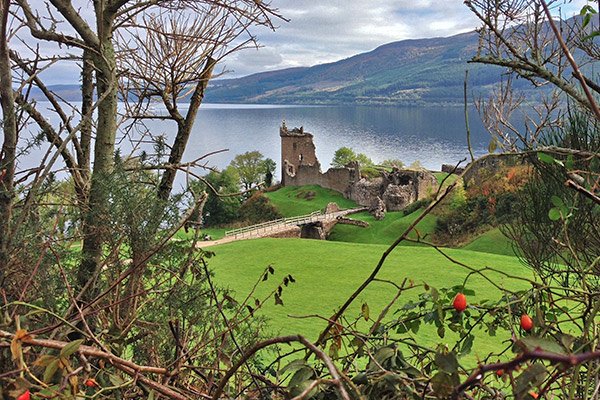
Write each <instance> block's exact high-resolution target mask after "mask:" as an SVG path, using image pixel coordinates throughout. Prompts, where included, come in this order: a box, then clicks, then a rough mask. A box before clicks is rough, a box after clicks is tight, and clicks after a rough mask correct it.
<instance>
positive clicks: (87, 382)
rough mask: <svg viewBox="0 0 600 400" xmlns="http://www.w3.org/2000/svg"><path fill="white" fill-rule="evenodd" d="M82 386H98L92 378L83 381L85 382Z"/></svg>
mask: <svg viewBox="0 0 600 400" xmlns="http://www.w3.org/2000/svg"><path fill="white" fill-rule="evenodd" d="M83 384H84V385H85V386H87V387H98V386H100V385H98V382H96V380H95V379H93V378H88V379H86V380H85V382H83Z"/></svg>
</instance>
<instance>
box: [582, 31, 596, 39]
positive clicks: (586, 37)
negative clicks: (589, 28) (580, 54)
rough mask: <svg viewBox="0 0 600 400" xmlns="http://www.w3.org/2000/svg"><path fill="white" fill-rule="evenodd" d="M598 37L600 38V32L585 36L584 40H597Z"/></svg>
mask: <svg viewBox="0 0 600 400" xmlns="http://www.w3.org/2000/svg"><path fill="white" fill-rule="evenodd" d="M596 36H600V31H594V32H592V33H590V34H589V35H587V36H584V37H583V39H582V40H590V39H593V38H595V37H596Z"/></svg>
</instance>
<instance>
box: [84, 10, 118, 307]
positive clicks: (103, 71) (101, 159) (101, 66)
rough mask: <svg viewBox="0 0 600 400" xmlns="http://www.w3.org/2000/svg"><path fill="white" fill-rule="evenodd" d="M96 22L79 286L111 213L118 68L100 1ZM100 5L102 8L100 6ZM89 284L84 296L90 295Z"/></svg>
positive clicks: (110, 18) (97, 257) (93, 267)
mask: <svg viewBox="0 0 600 400" xmlns="http://www.w3.org/2000/svg"><path fill="white" fill-rule="evenodd" d="M95 6H96V18H97V23H98V38H99V46H100V48H99V52H98V54H94V55H93V56H92V59H93V63H94V66H95V68H96V81H97V95H98V101H99V104H98V124H97V129H96V140H95V142H94V167H93V170H92V176H91V186H90V193H89V200H88V209H87V210H86V215H85V217H84V224H83V235H84V238H83V249H82V261H81V265H80V268H79V271H78V274H77V281H78V284H79V287H80V288H82V287H83V286H85V285H86V284H87V282H88V281H89V280H90V279H93V278H94V277H95V276H96V272H97V270H98V267H99V265H100V263H101V259H102V245H103V244H104V243H105V239H106V235H107V233H108V232H107V226H108V224H107V222H108V221H109V218H110V216H109V215H108V214H109V210H108V204H107V190H108V186H107V183H108V181H109V180H110V175H111V172H112V169H113V160H114V149H115V137H116V132H117V100H118V99H117V87H118V85H117V72H116V61H115V51H114V47H113V42H112V28H113V22H114V15H112V14H109V13H107V12H106V11H105V10H104V8H103V6H102V2H95ZM101 8H102V9H101ZM95 292H96V290H94V288H93V287H92V288H91V289H90V290H88V291H87V292H86V294H85V295H84V296H83V300H84V301H85V300H89V299H91V298H93V296H94V294H95Z"/></svg>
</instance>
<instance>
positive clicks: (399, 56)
mask: <svg viewBox="0 0 600 400" xmlns="http://www.w3.org/2000/svg"><path fill="white" fill-rule="evenodd" d="M477 45H478V34H477V33H476V32H469V33H463V34H459V35H455V36H451V37H446V38H432V39H417V40H402V41H399V42H393V43H389V44H385V45H383V46H380V47H378V48H376V49H375V50H373V51H370V52H367V53H362V54H358V55H355V56H353V57H350V58H347V59H344V60H341V61H337V62H333V63H328V64H320V65H315V66H313V67H307V68H290V69H283V70H278V71H272V72H263V73H258V74H254V75H249V76H246V77H243V78H238V79H228V80H219V81H213V82H212V84H211V86H210V88H209V90H208V91H207V97H206V100H207V101H210V102H224V103H291V104H297V103H304V104H340V103H341V104H344V103H351V104H357V103H358V104H382V103H383V104H385V103H389V104H415V103H417V104H418V103H462V101H463V100H462V98H463V82H464V75H465V70H466V69H468V70H469V85H470V88H471V89H472V90H476V91H480V92H481V91H487V90H488V89H489V88H490V86H491V85H493V84H494V83H497V82H498V81H499V80H500V74H501V69H500V68H498V67H494V66H484V65H479V64H467V61H468V60H470V59H471V58H472V57H473V56H474V55H475V52H476V50H477Z"/></svg>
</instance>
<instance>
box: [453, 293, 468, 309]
mask: <svg viewBox="0 0 600 400" xmlns="http://www.w3.org/2000/svg"><path fill="white" fill-rule="evenodd" d="M452 307H454V309H455V310H456V311H458V312H463V311H465V309H466V308H467V297H466V296H465V295H464V294H462V293H457V294H456V296H455V297H454V301H453V302H452Z"/></svg>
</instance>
